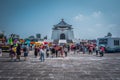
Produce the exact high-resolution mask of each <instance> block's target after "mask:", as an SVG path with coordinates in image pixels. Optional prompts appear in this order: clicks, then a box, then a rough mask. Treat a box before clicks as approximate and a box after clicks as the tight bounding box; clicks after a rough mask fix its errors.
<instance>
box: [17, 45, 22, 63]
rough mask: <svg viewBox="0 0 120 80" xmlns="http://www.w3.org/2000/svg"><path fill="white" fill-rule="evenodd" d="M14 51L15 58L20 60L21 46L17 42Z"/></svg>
mask: <svg viewBox="0 0 120 80" xmlns="http://www.w3.org/2000/svg"><path fill="white" fill-rule="evenodd" d="M16 53H17V56H16V60H19V61H20V56H21V46H20V44H18V46H17V48H16Z"/></svg>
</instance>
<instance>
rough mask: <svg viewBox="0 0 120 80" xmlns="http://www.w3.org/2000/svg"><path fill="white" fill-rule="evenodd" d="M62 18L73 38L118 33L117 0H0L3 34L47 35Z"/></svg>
mask: <svg viewBox="0 0 120 80" xmlns="http://www.w3.org/2000/svg"><path fill="white" fill-rule="evenodd" d="M62 18H63V19H64V21H65V22H67V23H68V24H70V25H72V27H73V28H74V35H75V37H76V38H80V39H96V38H98V37H104V36H105V35H106V34H107V33H108V32H111V33H112V35H113V36H114V37H120V0H0V31H5V33H6V34H7V35H8V34H11V33H15V34H18V35H20V37H21V38H26V37H28V36H30V35H35V34H36V33H41V34H42V36H45V35H48V38H51V32H52V27H53V25H55V24H57V23H59V22H60V21H61V19H62Z"/></svg>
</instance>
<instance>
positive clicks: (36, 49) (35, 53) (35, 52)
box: [34, 46, 38, 58]
mask: <svg viewBox="0 0 120 80" xmlns="http://www.w3.org/2000/svg"><path fill="white" fill-rule="evenodd" d="M34 55H35V58H37V55H38V48H37V46H35V51H34Z"/></svg>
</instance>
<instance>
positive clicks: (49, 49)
mask: <svg viewBox="0 0 120 80" xmlns="http://www.w3.org/2000/svg"><path fill="white" fill-rule="evenodd" d="M30 50H34V56H35V58H37V57H39V59H40V61H41V62H44V61H45V58H54V57H56V58H57V57H63V58H64V57H67V56H68V53H70V52H73V54H80V53H83V54H89V55H92V54H93V52H95V53H96V55H97V56H98V55H100V56H101V57H102V56H104V52H105V48H104V47H103V46H101V47H98V46H93V45H92V46H91V45H89V46H88V45H83V44H80V45H78V44H72V45H68V44H63V45H52V46H46V45H42V46H36V45H35V46H29V47H28V46H27V44H24V47H22V45H21V44H18V46H17V47H16V49H15V47H14V46H13V45H11V47H10V54H9V55H10V58H11V61H14V60H16V61H20V60H21V53H23V54H24V60H25V61H26V60H27V57H28V54H29V51H30ZM14 58H15V59H14Z"/></svg>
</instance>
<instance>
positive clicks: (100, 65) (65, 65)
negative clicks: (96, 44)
mask: <svg viewBox="0 0 120 80" xmlns="http://www.w3.org/2000/svg"><path fill="white" fill-rule="evenodd" d="M23 59H24V58H23V57H22V58H21V61H20V62H16V61H15V62H11V61H10V58H9V57H8V53H4V55H3V57H0V80H120V53H111V54H105V56H104V57H98V56H95V54H93V55H88V54H75V55H74V54H72V53H69V55H68V57H66V58H48V59H46V60H45V62H40V60H39V57H38V58H34V55H33V52H31V53H30V54H29V59H28V61H23Z"/></svg>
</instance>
